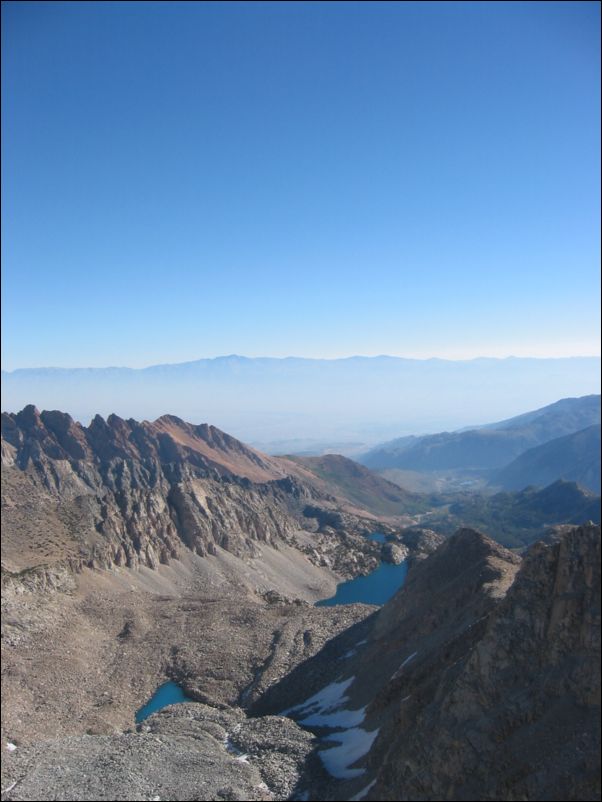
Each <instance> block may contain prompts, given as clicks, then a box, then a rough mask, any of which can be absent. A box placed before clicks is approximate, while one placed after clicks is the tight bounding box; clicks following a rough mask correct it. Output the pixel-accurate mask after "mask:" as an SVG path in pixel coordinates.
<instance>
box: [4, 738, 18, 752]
mask: <svg viewBox="0 0 602 802" xmlns="http://www.w3.org/2000/svg"><path fill="white" fill-rule="evenodd" d="M16 748H17V747H16V745H15V744H11V742H10V741H8V743H7V744H6V751H7V752H14V751H15V749H16Z"/></svg>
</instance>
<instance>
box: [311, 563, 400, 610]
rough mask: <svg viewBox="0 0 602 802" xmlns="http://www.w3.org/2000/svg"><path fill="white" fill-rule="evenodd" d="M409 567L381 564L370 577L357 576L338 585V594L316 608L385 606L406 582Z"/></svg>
mask: <svg viewBox="0 0 602 802" xmlns="http://www.w3.org/2000/svg"><path fill="white" fill-rule="evenodd" d="M407 573H408V566H407V565H406V563H405V562H402V563H400V564H399V565H391V563H381V564H380V565H379V566H378V568H377V569H376V570H375V571H372V573H371V574H368V576H357V577H356V578H355V579H349V580H347V582H341V583H340V584H339V585H337V592H336V593H335V595H334V596H331V597H330V599H322V600H321V601H319V602H316V607H334V605H335V604H355V603H356V602H363V603H364V604H379V605H380V604H384V603H385V602H386V601H389V599H390V598H391V596H393V595H394V594H395V593H396V592H397V591H398V590H399V588H400V587H401V586H402V585H403V583H404V582H405V578H406V575H407Z"/></svg>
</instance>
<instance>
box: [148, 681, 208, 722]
mask: <svg viewBox="0 0 602 802" xmlns="http://www.w3.org/2000/svg"><path fill="white" fill-rule="evenodd" d="M180 702H194V699H191V698H190V697H189V696H186V694H185V693H184V691H183V690H182V688H180V686H179V685H177V684H176V683H175V682H172V681H171V680H170V681H169V682H164V683H163V685H159V687H158V688H157V690H156V691H155V692H154V693H153V695H152V696H151V698H150V699H149V700H148V702H147V703H146V704H145V705H144V707H141V708H140V710H139V711H138V712H137V713H136V723H137V724H139V723H140V722H141V721H144V719H145V718H148V717H149V716H152V714H153V713H156V712H157V710H162V709H163V708H164V707H167V706H168V705H177V704H179V703H180Z"/></svg>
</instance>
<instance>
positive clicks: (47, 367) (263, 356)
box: [2, 352, 601, 373]
mask: <svg viewBox="0 0 602 802" xmlns="http://www.w3.org/2000/svg"><path fill="white" fill-rule="evenodd" d="M596 358H597V359H600V358H601V354H600V353H599V352H597V353H580V354H575V353H569V354H549V355H546V356H541V355H539V354H535V353H528V354H517V353H512V354H505V355H503V356H499V355H493V354H478V355H476V356H466V357H455V358H454V357H445V356H437V355H433V356H413V355H408V354H393V353H379V354H341V355H337V356H318V355H311V356H309V355H302V354H286V355H283V356H278V355H274V354H240V353H232V354H216V355H214V356H213V355H212V356H199V357H196V358H193V359H178V360H174V361H172V362H148V363H145V364H142V365H118V364H109V365H107V364H99V365H93V364H86V365H57V364H51V365H23V366H21V365H20V366H18V367H14V368H11V369H6V368H4V367H3V368H2V372H3V373H15V372H16V371H21V370H146V369H147V368H153V367H163V366H167V365H173V366H177V365H190V364H193V363H195V362H202V361H211V360H225V359H241V360H247V359H248V360H254V359H256V360H274V361H285V360H287V359H288V360H295V359H296V360H308V361H314V362H336V361H344V360H349V359H399V360H407V361H413V362H434V361H439V362H475V361H477V360H498V361H503V360H507V359H540V360H541V359H548V360H553V359H596Z"/></svg>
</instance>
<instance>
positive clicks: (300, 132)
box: [2, 2, 600, 369]
mask: <svg viewBox="0 0 602 802" xmlns="http://www.w3.org/2000/svg"><path fill="white" fill-rule="evenodd" d="M2 7H3V34H2V35H3V65H2V66H3V69H2V82H3V85H2V90H3V115H2V118H3V132H2V137H3V147H2V162H3V164H2V167H3V187H2V200H3V203H2V224H3V226H2V230H3V246H2V256H3V259H2V263H3V270H2V289H3V292H2V335H3V336H2V363H3V367H4V368H6V369H13V368H17V367H31V366H44V365H57V366H77V365H79V366H82V365H88V366H102V365H109V364H120V365H131V366H142V365H148V364H153V363H158V362H176V361H184V360H188V359H195V358H199V357H205V356H215V355H219V354H228V353H242V354H246V355H249V356H254V355H270V356H285V355H289V354H296V355H301V356H323V357H335V356H344V355H349V354H378V353H389V354H397V355H402V356H418V357H428V356H441V357H448V358H465V357H467V358H468V357H472V356H477V355H493V356H505V355H508V354H516V355H534V356H563V355H574V354H599V353H600V341H599V330H600V306H599V304H600V302H599V290H600V278H599V260H600V245H599V217H600V209H599V175H600V164H599V135H600V132H599V114H600V108H599V98H600V86H599V78H598V75H599V54H600V43H599V29H600V19H599V16H600V8H599V4H598V3H576V2H570V3H545V2H535V3H500V4H498V3H491V4H488V3H484V4H480V3H474V2H470V3H466V4H464V3H449V2H446V3H443V4H437V3H425V4H420V3H418V4H414V3H401V4H397V3H383V4H380V3H375V2H371V3H367V4H364V3H351V4H347V3H342V2H335V3H332V4H331V3H290V4H287V3H284V4H280V3H242V4H237V3H232V2H228V3H224V4H220V3H216V4H213V3H199V4H197V3H188V2H187V3H177V2H170V3H148V4H147V3H142V2H134V3H99V4H97V3H77V2H70V3H53V2H42V3H27V2H16V3H12V2H6V3H3V4H2Z"/></svg>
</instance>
